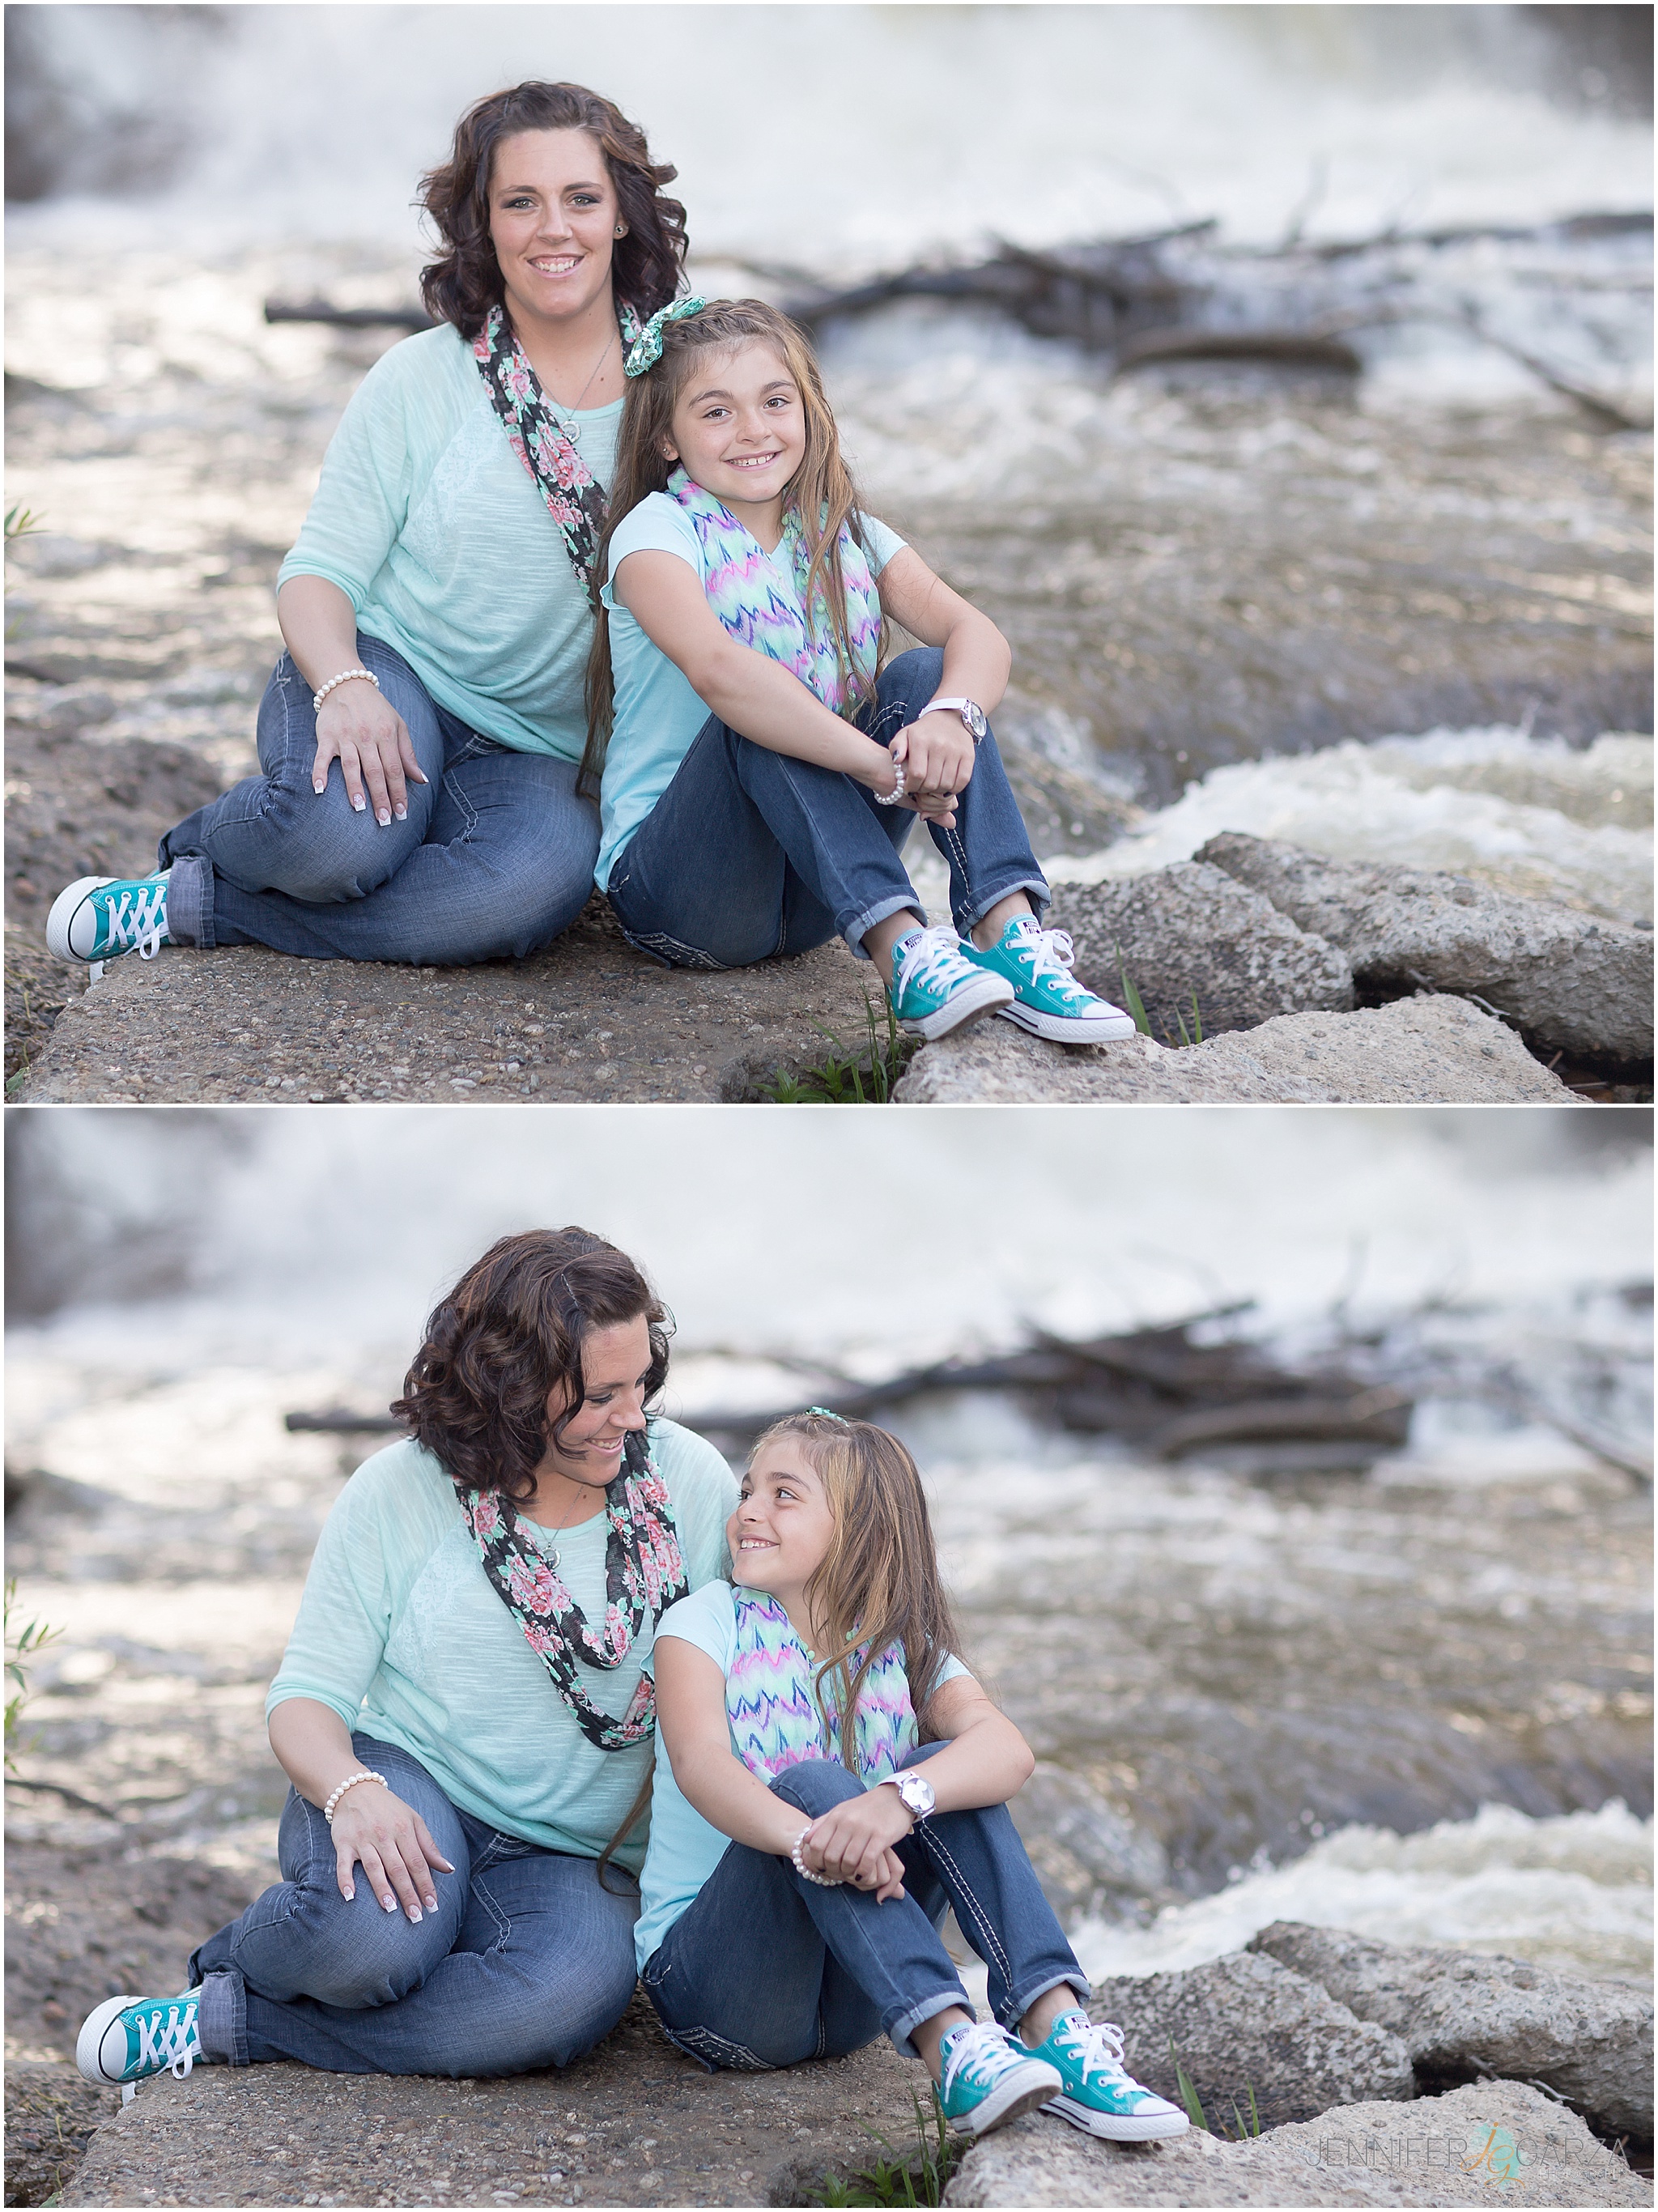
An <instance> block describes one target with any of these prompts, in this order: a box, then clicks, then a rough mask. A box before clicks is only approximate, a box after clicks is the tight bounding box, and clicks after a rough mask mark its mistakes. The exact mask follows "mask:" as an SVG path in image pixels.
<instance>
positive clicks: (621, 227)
mask: <svg viewBox="0 0 1658 2212" xmlns="http://www.w3.org/2000/svg"><path fill="white" fill-rule="evenodd" d="M627 235H628V226H627V224H626V223H625V222H619V223H617V225H616V236H617V237H618V238H625V237H626V236H627Z"/></svg>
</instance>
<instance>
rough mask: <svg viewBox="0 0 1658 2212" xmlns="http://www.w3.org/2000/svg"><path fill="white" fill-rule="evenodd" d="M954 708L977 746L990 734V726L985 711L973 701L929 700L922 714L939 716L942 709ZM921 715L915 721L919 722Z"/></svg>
mask: <svg viewBox="0 0 1658 2212" xmlns="http://www.w3.org/2000/svg"><path fill="white" fill-rule="evenodd" d="M944 707H953V708H955V710H956V712H957V714H959V715H960V716H961V718H962V727H963V729H964V730H965V731H966V732H967V733H968V735H969V737H970V738H972V740H973V742H974V744H975V745H976V744H978V743H979V741H980V739H981V738H987V737H988V736H989V734H990V725H989V723H988V722H987V720H985V710H984V708H982V707H981V706H979V705H978V704H977V703H976V702H975V701H973V700H971V699H929V700H928V702H927V703H926V706H925V707H923V708H922V709H921V714H937V713H938V710H939V709H940V708H944ZM921 714H918V715H917V716H916V717H915V719H916V720H917V721H918V722H919V721H920V719H921Z"/></svg>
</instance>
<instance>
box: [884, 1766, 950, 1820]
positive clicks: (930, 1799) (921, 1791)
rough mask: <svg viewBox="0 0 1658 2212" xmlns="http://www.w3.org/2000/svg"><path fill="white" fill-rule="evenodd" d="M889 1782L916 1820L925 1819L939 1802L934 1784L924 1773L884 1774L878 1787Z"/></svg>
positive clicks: (911, 1816)
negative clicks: (933, 1790)
mask: <svg viewBox="0 0 1658 2212" xmlns="http://www.w3.org/2000/svg"><path fill="white" fill-rule="evenodd" d="M889 1782H890V1784H892V1786H893V1788H894V1789H895V1790H896V1791H897V1792H898V1795H899V1796H901V1797H902V1799H903V1801H904V1808H905V1810H906V1811H907V1812H908V1814H909V1816H910V1818H911V1819H912V1820H926V1816H927V1814H929V1813H930V1812H931V1811H932V1808H933V1807H934V1806H935V1805H936V1804H937V1803H938V1799H937V1798H936V1797H935V1796H933V1794H932V1784H931V1783H930V1782H929V1781H928V1780H927V1778H926V1776H925V1775H924V1774H909V1773H906V1774H884V1775H883V1776H882V1777H881V1779H880V1781H879V1782H878V1784H876V1787H877V1788H878V1789H884V1788H885V1787H886V1785H887V1784H888V1783H889Z"/></svg>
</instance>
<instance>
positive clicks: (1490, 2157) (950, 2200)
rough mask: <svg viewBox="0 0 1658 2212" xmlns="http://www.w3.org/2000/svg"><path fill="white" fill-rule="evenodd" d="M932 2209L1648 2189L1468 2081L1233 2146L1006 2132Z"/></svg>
mask: <svg viewBox="0 0 1658 2212" xmlns="http://www.w3.org/2000/svg"><path fill="white" fill-rule="evenodd" d="M944 2202H945V2203H946V2204H953V2205H1004V2204H1022V2205H1048V2204H1060V2205H1083V2204H1090V2205H1091V2204H1185V2205H1198V2206H1211V2207H1212V2206H1218V2205H1230V2204H1262V2205H1308V2204H1322V2205H1336V2204H1394V2205H1415V2204H1422V2205H1487V2204H1488V2205H1491V2206H1493V2207H1496V2206H1498V2205H1503V2204H1507V2205H1515V2204H1582V2205H1601V2206H1606V2205H1621V2204H1637V2205H1647V2206H1649V2205H1650V2204H1651V2203H1652V2185H1651V2184H1650V2183H1649V2182H1647V2181H1644V2180H1643V2179H1642V2178H1641V2176H1640V2175H1639V2174H1637V2173H1634V2172H1631V2169H1630V2168H1629V2166H1626V2165H1625V2162H1624V2160H1622V2159H1621V2158H1619V2156H1618V2154H1616V2152H1614V2151H1610V2150H1608V2149H1607V2148H1606V2146H1605V2144H1603V2143H1600V2142H1596V2141H1595V2139H1594V2136H1592V2135H1591V2134H1590V2133H1589V2131H1588V2128H1587V2127H1586V2126H1585V2125H1584V2124H1583V2122H1582V2120H1581V2119H1579V2118H1578V2117H1577V2115H1576V2113H1575V2112H1568V2111H1567V2110H1566V2109H1565V2107H1564V2106H1562V2105H1557V2104H1555V2103H1554V2102H1553V2101H1552V2100H1551V2099H1550V2098H1548V2097H1546V2096H1544V2095H1543V2093H1541V2091H1540V2090H1537V2089H1529V2088H1527V2087H1525V2086H1524V2085H1523V2084H1522V2083H1521V2082H1518V2081H1479V2082H1475V2083H1472V2084H1470V2085H1469V2086H1468V2087H1466V2088H1461V2089H1454V2090H1452V2091H1451V2092H1450V2093H1449V2094H1448V2095H1446V2096H1442V2097H1433V2098H1424V2099H1421V2100H1418V2101H1417V2102H1415V2103H1413V2104H1408V2105H1396V2104H1393V2103H1389V2102H1382V2103H1376V2104H1364V2105H1348V2106H1343V2107H1342V2109H1341V2110H1340V2111H1339V2112H1327V2113H1325V2114H1324V2115H1323V2116H1322V2117H1321V2118H1318V2119H1315V2120H1309V2121H1304V2122H1303V2123H1301V2124H1297V2125H1294V2126H1290V2127H1283V2128H1278V2129H1275V2130H1273V2131H1272V2133H1271V2134H1269V2135H1265V2136H1259V2137H1257V2138H1255V2139H1254V2140H1253V2141H1250V2142H1219V2141H1217V2139H1216V2138H1215V2137H1214V2136H1207V2135H1205V2134H1203V2133H1201V2132H1200V2131H1199V2130H1196V2129H1193V2130H1191V2131H1190V2132H1189V2133H1187V2134H1186V2135H1183V2136H1177V2137H1176V2138H1175V2141H1174V2142H1168V2143H1158V2144H1147V2145H1144V2146H1141V2145H1136V2144H1126V2143H1109V2142H1096V2141H1095V2140H1094V2139H1093V2138H1092V2137H1091V2136H1084V2135H1083V2134H1081V2133H1080V2132H1078V2130H1076V2129H1073V2128H1068V2127H1066V2125H1065V2124H1063V2123H1062V2122H1060V2121H1055V2120H1049V2119H1047V2118H1041V2117H1037V2118H1029V2119H1023V2120H1015V2121H1014V2122H1013V2124H1012V2125H1011V2127H1006V2128H1003V2129H1001V2130H999V2132H998V2133H997V2134H995V2135H993V2136H989V2137H987V2140H986V2141H985V2142H981V2143H978V2144H975V2147H974V2148H973V2149H972V2150H970V2151H969V2153H968V2155H967V2157H966V2159H965V2160H963V2163H962V2166H961V2167H960V2169H959V2170H958V2172H957V2174H956V2177H955V2179H953V2180H952V2181H951V2183H950V2186H949V2188H948V2189H947V2190H946V2191H945V2192H944Z"/></svg>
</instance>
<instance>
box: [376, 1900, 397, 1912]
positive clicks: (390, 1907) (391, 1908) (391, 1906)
mask: <svg viewBox="0 0 1658 2212" xmlns="http://www.w3.org/2000/svg"><path fill="white" fill-rule="evenodd" d="M380 1903H381V1904H382V1905H384V1906H385V1908H386V1911H388V1912H395V1911H397V1909H398V1900H397V1899H396V1898H395V1897H383V1898H381V1899H380Z"/></svg>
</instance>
